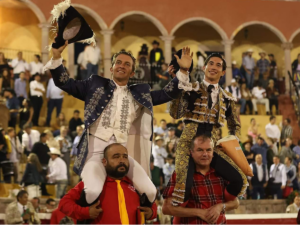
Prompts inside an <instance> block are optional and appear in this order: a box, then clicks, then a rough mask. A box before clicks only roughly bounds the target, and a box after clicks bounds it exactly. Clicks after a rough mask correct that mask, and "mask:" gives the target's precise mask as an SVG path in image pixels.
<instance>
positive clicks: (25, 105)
mask: <svg viewBox="0 0 300 225" xmlns="http://www.w3.org/2000/svg"><path fill="white" fill-rule="evenodd" d="M33 111H34V109H33V107H32V105H31V101H30V100H29V99H24V100H23V102H22V107H21V109H20V110H19V121H20V122H19V127H20V129H23V126H24V125H31V126H32V117H33Z"/></svg>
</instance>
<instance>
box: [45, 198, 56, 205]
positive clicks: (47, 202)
mask: <svg viewBox="0 0 300 225" xmlns="http://www.w3.org/2000/svg"><path fill="white" fill-rule="evenodd" d="M51 202H55V200H54V199H53V198H48V199H47V201H46V204H48V205H49V204H50V203H51Z"/></svg>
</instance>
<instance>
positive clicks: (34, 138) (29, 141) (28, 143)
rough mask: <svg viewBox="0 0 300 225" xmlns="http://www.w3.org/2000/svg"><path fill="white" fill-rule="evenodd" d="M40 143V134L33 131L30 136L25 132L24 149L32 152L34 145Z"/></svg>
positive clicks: (23, 137)
mask: <svg viewBox="0 0 300 225" xmlns="http://www.w3.org/2000/svg"><path fill="white" fill-rule="evenodd" d="M39 141H40V132H38V131H37V130H32V129H31V132H30V135H28V134H27V133H26V132H24V134H23V135H22V148H23V149H24V148H26V149H27V151H31V149H32V147H33V145H34V144H35V143H36V142H39Z"/></svg>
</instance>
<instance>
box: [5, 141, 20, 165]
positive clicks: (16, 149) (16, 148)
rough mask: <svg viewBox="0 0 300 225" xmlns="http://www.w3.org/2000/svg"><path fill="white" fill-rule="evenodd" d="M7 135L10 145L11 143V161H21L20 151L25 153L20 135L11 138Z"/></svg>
mask: <svg viewBox="0 0 300 225" xmlns="http://www.w3.org/2000/svg"><path fill="white" fill-rule="evenodd" d="M7 137H8V139H9V141H10V145H11V153H10V156H9V161H11V162H13V163H17V162H19V160H18V153H23V151H22V145H21V143H20V140H19V138H18V136H16V137H15V138H10V137H9V136H7Z"/></svg>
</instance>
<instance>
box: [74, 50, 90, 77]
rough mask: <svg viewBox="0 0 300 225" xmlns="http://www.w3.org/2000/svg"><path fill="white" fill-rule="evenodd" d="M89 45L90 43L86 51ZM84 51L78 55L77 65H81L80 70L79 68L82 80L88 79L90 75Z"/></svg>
mask: <svg viewBox="0 0 300 225" xmlns="http://www.w3.org/2000/svg"><path fill="white" fill-rule="evenodd" d="M87 47H88V45H86V46H85V47H84V51H85V49H86V48H87ZM84 51H82V52H80V54H79V55H78V58H77V65H78V67H79V70H78V71H79V74H78V75H79V76H80V77H81V80H86V79H88V76H87V61H86V60H85V57H84ZM78 75H77V76H78ZM77 80H78V78H77Z"/></svg>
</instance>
